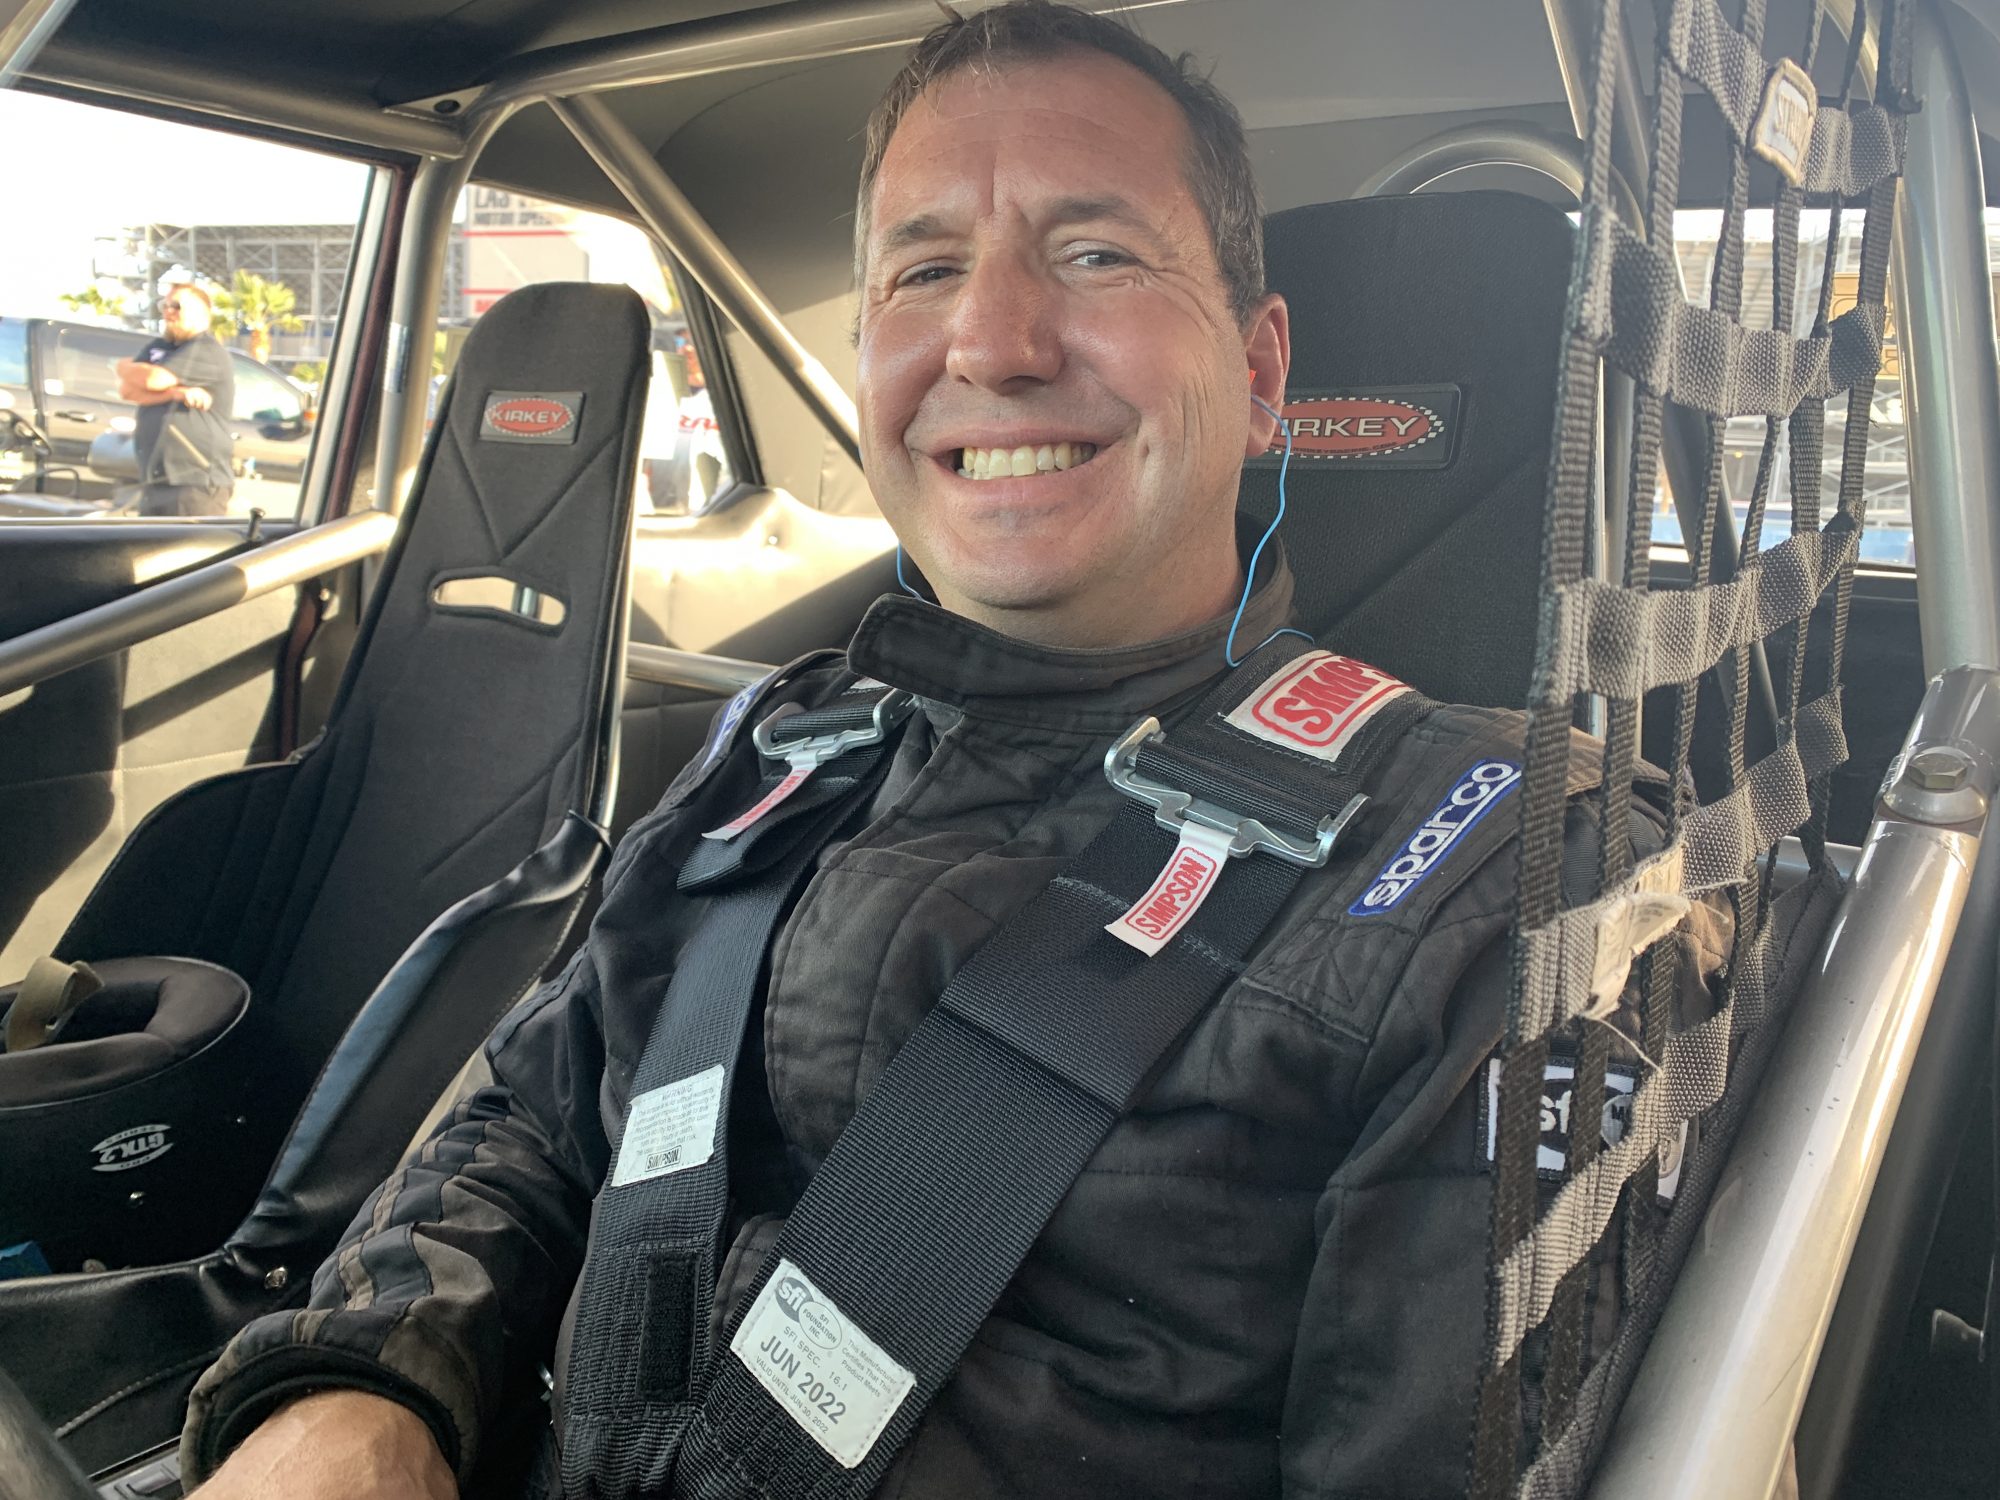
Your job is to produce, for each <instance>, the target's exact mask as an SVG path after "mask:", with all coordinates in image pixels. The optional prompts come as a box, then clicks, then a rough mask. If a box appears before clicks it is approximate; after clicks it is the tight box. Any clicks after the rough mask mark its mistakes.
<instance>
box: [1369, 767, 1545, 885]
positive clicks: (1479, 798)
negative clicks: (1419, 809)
mask: <svg viewBox="0 0 2000 1500" xmlns="http://www.w3.org/2000/svg"><path fill="white" fill-rule="evenodd" d="M1520 784H1521V768H1520V767H1519V766H1517V765H1515V764H1514V763H1513V762H1512V761H1507V760H1486V761H1481V762H1480V763H1479V764H1478V765H1476V766H1474V767H1473V768H1472V769H1471V770H1470V771H1467V772H1466V773H1465V774H1464V775H1463V776H1461V777H1459V778H1458V785H1457V786H1455V787H1453V788H1452V789H1451V790H1450V791H1449V792H1447V793H1445V798H1444V801H1442V802H1440V803H1439V804H1438V805H1437V807H1436V809H1435V810H1434V811H1433V812H1432V813H1431V815H1430V816H1429V817H1428V818H1426V819H1424V821H1423V824H1422V826H1420V827H1419V828H1418V829H1417V830H1416V832H1414V833H1412V834H1411V835H1410V836H1409V837H1408V838H1407V839H1405V840H1403V846H1402V848H1400V849H1398V850H1397V851H1396V852H1395V853H1394V854H1393V855H1391V856H1390V858H1389V862H1388V863H1387V864H1385V865H1384V866H1382V868H1381V870H1380V871H1379V872H1378V873H1377V874H1376V876H1375V880H1374V883H1373V884H1371V885H1370V886H1369V887H1368V889H1367V890H1366V891H1365V892H1363V893H1362V896H1361V899H1360V900H1358V901H1356V902H1355V903H1354V904H1353V905H1352V906H1350V907H1348V908H1347V911H1348V915H1350V916H1355V917H1374V916H1380V915H1381V914H1382V913H1383V912H1385V911H1392V910H1394V909H1395V908H1396V906H1397V905H1399V904H1400V903H1401V902H1402V900H1403V898H1404V897H1405V896H1407V895H1409V894H1410V892H1411V891H1414V890H1415V889H1416V888H1417V887H1418V886H1420V885H1422V884H1423V883H1424V881H1425V880H1427V879H1429V878H1430V873H1431V871H1433V870H1435V869H1436V868H1437V867H1438V866H1439V865H1440V864H1442V863H1443V862H1444V858H1445V856H1446V855H1447V854H1449V853H1451V851H1452V850H1453V849H1454V848H1455V847H1456V846H1457V844H1458V841H1459V840H1460V839H1462V838H1464V837H1465V835H1466V834H1467V833H1468V832H1469V831H1470V830H1471V828H1472V826H1473V825H1474V824H1475V823H1477V822H1478V821H1479V820H1480V819H1481V818H1483V817H1485V816H1486V815H1487V814H1488V813H1490V812H1491V811H1493V809H1494V808H1495V807H1497V806H1499V804H1500V803H1501V802H1502V801H1503V800H1505V798H1506V796H1507V794H1508V793H1509V792H1511V791H1513V790H1514V788H1515V787H1517V786H1519V785H1520Z"/></svg>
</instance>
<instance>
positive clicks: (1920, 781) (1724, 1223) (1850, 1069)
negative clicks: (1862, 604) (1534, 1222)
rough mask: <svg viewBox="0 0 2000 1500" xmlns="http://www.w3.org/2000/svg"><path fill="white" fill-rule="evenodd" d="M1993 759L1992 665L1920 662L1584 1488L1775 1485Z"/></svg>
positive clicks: (1648, 1498) (1643, 1490)
mask: <svg viewBox="0 0 2000 1500" xmlns="http://www.w3.org/2000/svg"><path fill="white" fill-rule="evenodd" d="M1996 767H2000V673H1995V672H1992V671H1989V670H1984V669H1980V668H1972V667H1958V668H1954V669H1953V670H1952V671H1950V672H1946V673H1944V674H1943V675H1942V676H1940V677H1938V678H1936V679H1934V680H1933V681H1932V683H1931V686H1930V691H1929V694H1928V695H1927V696H1926V697H1925V699H1924V706H1923V708H1922V709H1921V710H1920V711H1919V713H1918V715H1917V719H1916V723H1915V724H1914V725H1913V726H1912V727H1911V730H1910V734H1909V738H1908V739H1907V740H1906V741H1905V742H1904V753H1903V755H1902V757H1901V758H1899V759H1898V760H1897V762H1896V763H1895V769H1896V770H1897V772H1898V773H1899V774H1897V775H1896V776H1895V777H1894V779H1893V780H1892V781H1891V782H1890V784H1889V785H1888V786H1887V787H1886V788H1885V789H1884V791H1883V796H1882V800H1881V802H1880V803H1879V804H1878V805H1877V810H1876V818H1875V822H1874V824H1873V826H1872V827H1871V828H1870V829H1869V830H1868V840H1867V842H1866V843H1865V844H1864V845H1863V846H1862V851H1861V861H1860V864H1859V865H1858V867H1857V868H1856V869H1855V872H1854V879H1853V882H1852V884H1851V885H1850V886H1849V888H1848V892H1847V895H1846V897H1845V898H1844V900H1843V901H1842V904H1841V907H1840V910H1839V912H1838V914H1837V915H1836V917H1835V919H1834V926H1833V932H1832V936H1831V937H1830V938H1829V940H1828V943H1827V947H1826V951H1825V952H1824V953H1823V954H1822V955H1821V957H1820V961H1819V965H1818V967H1817V969H1816V970H1815V971H1814V972H1813V973H1811V974H1810V975H1808V976H1807V979H1806V983H1805V987H1804V989H1803V991H1802V992H1801V993H1800V995H1799V997H1798V1000H1797V1002H1796V1003H1795V1004H1794V1006H1793V1009H1792V1016H1791V1019H1790V1021H1789V1022H1788V1023H1787V1030H1786V1035H1785V1039H1784V1040H1785V1044H1784V1046H1783V1047H1782V1048H1781V1049H1780V1050H1779V1051H1778V1052H1777V1053H1776V1055H1775V1056H1774V1057H1773V1059H1772V1062H1771V1066H1770V1069H1769V1071H1768V1072H1767V1073H1766V1074H1765V1076H1764V1078H1763V1080H1762V1083H1761V1085H1760V1087H1759V1090H1758V1094H1757V1097H1756V1100H1755V1102H1754V1103H1753V1104H1752V1105H1751V1108H1750V1112H1749V1115H1748V1116H1747V1117H1746V1119H1745V1121H1744V1124H1743V1129H1742V1133H1741V1134H1740V1135H1739V1136H1738V1137H1737V1140H1736V1144H1735V1146H1734V1148H1733V1149H1732V1150H1731V1152H1730V1155H1729V1161H1728V1163H1727V1165H1726V1166H1725V1167H1724V1168H1723V1171H1722V1176H1721V1178H1720V1179H1719V1180H1718V1181H1717V1183H1716V1187H1715V1193H1714V1197H1713V1199H1712V1206H1711V1209H1710V1212H1709V1216H1708V1222H1707V1223H1706V1224H1705V1225H1704V1226H1703V1229H1702V1232H1701V1234H1700V1235H1699V1236H1697V1237H1696V1239H1695V1242H1694V1247H1693V1249H1692V1250H1691V1251H1690V1252H1689V1255H1688V1259H1687V1262H1686V1264H1685V1265H1684V1266H1683V1268H1682V1270H1681V1273H1680V1277H1679V1279H1678V1281H1677V1282H1676V1283H1675V1286H1674V1290H1673V1294H1672V1296H1671V1297H1670V1299H1669V1300H1668V1302H1667V1307H1666V1311H1665V1313H1664V1315H1663V1316H1662V1317H1661V1320H1660V1326H1659V1329H1658V1331H1657V1332H1656V1333H1655V1334H1654V1335H1653V1341H1652V1344H1651V1346H1650V1347H1649V1348H1648V1349H1647V1351H1646V1357H1645V1361H1644V1363H1643V1364H1642V1365H1641V1366H1640V1368H1639V1375H1638V1379H1637V1380H1636V1381H1635V1382H1634V1384H1633V1387H1632V1390H1631V1393H1630V1394H1629V1395H1628V1396H1627V1397H1626V1399H1625V1404H1624V1408H1623V1411H1622V1413H1621V1415H1620V1417H1619V1421H1618V1425H1617V1427H1616V1429H1615V1430H1614V1432H1613V1433H1612V1437H1611V1442H1610V1445H1609V1447H1608V1448H1607V1449H1606V1452H1605V1455H1604V1460H1603V1462H1602V1463H1601V1464H1600V1465H1599V1467H1598V1470H1597V1474H1596V1477H1595V1480H1594V1482H1593V1485H1592V1488H1591V1491H1590V1493H1591V1495H1592V1497H1593V1500H1697V1497H1700V1500H1706V1497H1709V1496H1713V1495H1740V1496H1744V1497H1746V1500H1747V1497H1752V1496H1764V1495H1769V1494H1771V1493H1772V1492H1773V1491H1774V1490H1775V1489H1776V1487H1777V1484H1778V1481H1779V1478H1780V1475H1781V1474H1782V1473H1783V1472H1784V1470H1785V1468H1786V1466H1787V1465H1788V1463H1789V1461H1790V1450H1791V1444H1792V1433H1793V1430H1794V1427H1795V1426H1796V1424H1797V1421H1798V1415H1799V1411H1800V1410H1801V1408H1802V1407H1803V1405H1804V1403H1805V1396H1806V1388H1807V1386H1808V1384H1809V1383H1810V1382H1811V1379H1812V1373H1813V1366H1814V1362H1815V1361H1816V1359H1817V1357H1818V1354H1819V1349H1820V1343H1821V1340H1822V1339H1823V1338H1824V1336H1825V1333H1826V1328H1827V1324H1828V1322H1829V1320H1830V1319H1831V1318H1832V1316H1833V1308H1834V1301H1835V1299H1836V1298H1837V1297H1838V1296H1839V1294H1840V1285H1841V1279H1842V1276H1843V1275H1844V1273H1845V1271H1846V1269H1847V1262H1848V1256H1849V1253H1850V1251H1851V1250H1852V1249H1853V1246H1854V1241H1855V1237H1856V1235H1857V1233H1858V1232H1859V1230H1860V1227H1861V1217H1862V1213H1863V1211H1864V1210H1865V1209H1866V1207H1867V1204H1868V1198H1869V1194H1870V1192H1871V1191H1872V1189H1873V1187H1874V1182H1875V1175H1876V1171H1877V1169H1878V1168H1879V1167H1880V1165H1881V1162H1882V1155H1883V1151H1884V1149H1885V1147H1886V1146H1887V1144H1888V1138H1889V1127H1890V1125H1891V1124H1892V1123H1893V1121H1894V1120H1895V1117H1896V1110H1897V1107H1898V1106H1899V1105H1900V1104H1901V1102H1902V1097H1903V1090H1904V1085H1905V1084H1906V1082H1907V1081H1908V1078H1909V1070H1910V1065H1911V1062H1912V1060H1913V1058H1914V1056H1915V1054H1916V1049H1917V1043H1918V1041H1919V1039H1920V1038H1921V1037H1922V1036H1923V1030H1924V1022H1925V1020H1926V1018H1927V1017H1928V1015H1929V1012H1930V1004H1931V998H1932V996H1933V994H1934V993H1935V992H1936V990H1937V985H1938V980H1939V977H1940V976H1941V975H1942V973H1943V972H1944V964H1945V956H1946V954H1947V952H1948V951H1949V949H1950V946H1951V940H1952V936H1953V934H1954V933H1955V932H1956V930H1957V928H1958V925H1959V916H1960V912H1961V909H1962V907H1963V905H1964V903H1965V899H1966V893H1967V890H1968V889H1969V887H1970V885H1971V882H1972V870H1973V865H1974V862H1975V861H1976V860H1977V858H1978V854H1979V845H1980V841H1981V836H1982V832H1983V830H1984V827H1985V823H1986V815H1987V809H1988V808H1989V806H1990V805H1991V804H1992V801H1993V797H1994V794H1995V792H1996V791H2000V775H1996ZM1927 783H1933V784H1927Z"/></svg>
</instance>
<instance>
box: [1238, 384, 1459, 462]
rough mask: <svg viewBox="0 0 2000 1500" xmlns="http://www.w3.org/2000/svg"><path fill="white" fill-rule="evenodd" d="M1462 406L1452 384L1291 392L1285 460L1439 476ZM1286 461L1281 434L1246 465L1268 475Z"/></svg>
mask: <svg viewBox="0 0 2000 1500" xmlns="http://www.w3.org/2000/svg"><path fill="white" fill-rule="evenodd" d="M1461 400H1462V396H1461V393H1460V391H1459V389H1458V387H1457V386H1455V385H1406V386H1379V387H1376V388H1374V389H1370V390H1338V391H1298V392H1293V393H1290V394H1289V395H1288V398H1287V399H1286V401H1285V408H1284V422H1285V427H1286V429H1287V431H1289V432H1290V433H1291V435H1292V459H1293V461H1294V462H1295V463H1298V462H1315V463H1335V464H1340V465H1343V466H1344V467H1346V468H1350V469H1442V468H1447V467H1449V466H1450V464H1451V461H1452V457H1453V454H1454V450H1455V449H1456V448H1457V446H1458V413H1459V405H1460V402H1461ZM1284 456H1285V438H1284V434H1283V433H1280V434H1278V436H1277V439H1276V441H1275V442H1273V443H1272V445H1271V447H1270V448H1269V449H1268V450H1267V451H1265V452H1264V453H1262V454H1260V455H1259V456H1258V457H1257V458H1255V459H1254V460H1252V462H1253V463H1255V464H1256V465H1258V466H1259V467H1262V468H1269V467H1271V466H1272V465H1274V464H1276V463H1278V462H1280V461H1281V460H1282V459H1283V458H1284Z"/></svg>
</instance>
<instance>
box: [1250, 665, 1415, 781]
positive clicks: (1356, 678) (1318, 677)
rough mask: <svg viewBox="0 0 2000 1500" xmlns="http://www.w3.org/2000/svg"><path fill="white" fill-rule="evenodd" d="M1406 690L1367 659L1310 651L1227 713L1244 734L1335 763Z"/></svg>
mask: <svg viewBox="0 0 2000 1500" xmlns="http://www.w3.org/2000/svg"><path fill="white" fill-rule="evenodd" d="M1409 691H1410V688H1409V685H1408V684H1407V683H1404V682H1400V681H1398V680H1397V679H1396V678H1394V677H1391V676H1390V675H1389V674H1388V673H1387V672H1384V671H1382V670H1381V669H1380V668H1379V667H1371V666H1369V665H1368V663H1367V662H1365V661H1356V660H1355V659H1354V658H1353V657H1351V656H1335V655H1334V654H1333V653H1332V652H1331V651H1309V652H1307V653H1306V654H1305V655H1304V656H1301V657H1296V658H1294V659H1293V660H1292V661H1290V662H1288V663H1286V664H1285V665H1284V666H1282V667H1280V668H1279V669H1278V670H1277V672H1276V673H1274V674H1273V675H1272V676H1270V677H1268V678H1266V679H1265V680H1264V682H1263V684H1262V685H1261V686H1260V687H1259V688H1258V689H1257V691H1256V692H1254V693H1252V694H1251V695H1250V696H1249V697H1248V698H1246V699H1244V700H1243V701H1242V702H1241V703H1239V704H1237V705H1236V707H1235V708H1233V709H1231V710H1230V711H1229V713H1228V714H1227V715H1226V717H1227V719H1228V721H1229V723H1231V724H1233V725H1234V726H1235V727H1236V728H1238V729H1240V730H1242V731H1243V732H1244V733H1245V734H1254V735H1255V736H1256V737H1257V738H1258V739H1260V740H1268V741H1269V742H1270V743H1271V744H1273V745H1279V746H1282V747H1283V748H1285V749H1287V750H1296V751H1299V752H1300V753H1302V754H1305V755H1311V756H1315V757H1317V758H1318V759H1320V760H1325V761H1333V760H1338V759H1339V758H1340V753H1341V751H1343V750H1345V749H1346V748H1347V747H1348V745H1349V744H1350V743H1352V742H1353V739H1354V736H1355V735H1357V734H1359V733H1360V732H1361V727H1362V726H1363V725H1364V724H1366V723H1367V722H1368V721H1369V720H1370V719H1372V718H1374V717H1375V715H1376V714H1378V713H1380V712H1381V711H1382V708H1383V706H1384V705H1386V704H1388V703H1390V702H1392V701H1393V700H1394V699H1397V698H1400V697H1401V696H1402V695H1403V694H1405V693H1407V692H1409Z"/></svg>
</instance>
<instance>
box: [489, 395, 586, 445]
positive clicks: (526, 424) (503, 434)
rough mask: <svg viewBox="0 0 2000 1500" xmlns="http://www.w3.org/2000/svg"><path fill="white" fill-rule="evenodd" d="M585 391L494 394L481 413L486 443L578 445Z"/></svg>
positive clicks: (490, 396)
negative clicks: (578, 423)
mask: <svg viewBox="0 0 2000 1500" xmlns="http://www.w3.org/2000/svg"><path fill="white" fill-rule="evenodd" d="M582 416H583V392H582V391H494V392H492V393H491V394H489V395H488V396H487V398H486V407H485V409H484V410H483V411H482V412H481V413H480V414H479V440H480V441H481V442H483V443H574V442H575V441H576V426H577V422H578V421H579V420H580V419H581V418H582Z"/></svg>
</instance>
